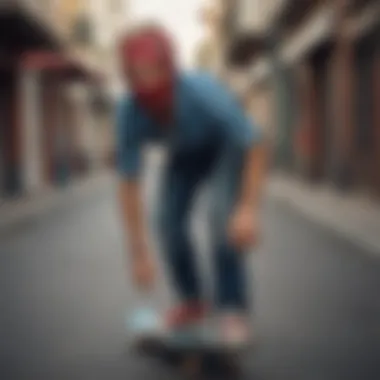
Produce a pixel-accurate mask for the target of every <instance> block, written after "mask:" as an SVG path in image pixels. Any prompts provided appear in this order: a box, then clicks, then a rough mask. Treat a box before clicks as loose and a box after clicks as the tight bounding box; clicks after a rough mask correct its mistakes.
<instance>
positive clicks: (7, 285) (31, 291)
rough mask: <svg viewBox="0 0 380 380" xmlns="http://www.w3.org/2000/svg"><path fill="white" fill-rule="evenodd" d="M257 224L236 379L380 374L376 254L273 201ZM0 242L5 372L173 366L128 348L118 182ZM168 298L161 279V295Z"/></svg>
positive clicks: (22, 374) (115, 374) (0, 370)
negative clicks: (249, 335) (252, 331)
mask: <svg viewBox="0 0 380 380" xmlns="http://www.w3.org/2000/svg"><path fill="white" fill-rule="evenodd" d="M201 219H202V215H199V216H198V220H199V221H200V223H201V222H202V221H201ZM264 232H265V243H264V245H263V246H262V248H261V249H260V250H259V251H260V252H257V253H256V255H255V256H252V272H253V271H254V272H255V279H256V280H255V283H256V287H257V294H256V305H257V320H256V326H257V335H258V337H257V338H258V348H257V350H256V351H255V353H252V354H250V355H249V357H247V359H246V360H245V362H244V373H245V375H244V379H260V380H261V379H265V380H272V379H273V380H275V379H276V380H277V379H279V380H285V379H292V380H298V379H299V380H314V379H316V380H340V379H342V380H351V379H352V380H360V379H366V380H371V379H373V380H375V379H379V378H380V361H379V358H380V297H379V294H380V265H379V262H377V261H376V260H374V259H373V258H371V257H370V256H367V255H366V254H364V253H363V252H359V251H358V250H357V249H356V248H355V247H353V246H351V245H349V244H348V243H346V242H344V241H342V240H340V239H339V238H338V237H336V236H333V235H332V234H330V233H329V232H328V231H325V230H323V229H321V228H320V227H317V226H315V225H313V224H312V223H309V222H308V221H307V220H305V219H303V218H302V217H300V216H298V215H297V214H296V213H295V212H293V211H292V210H291V209H290V208H288V206H286V205H285V204H280V203H276V202H275V201H271V200H269V201H268V202H267V204H266V207H265V211H264ZM0 252H1V256H0V260H1V262H0V310H1V313H0V378H1V379H2V380H16V379H17V380H22V379H25V380H61V379H62V380H66V379H67V380H69V379H70V380H87V379H89V380H119V379H120V380H121V379H136V380H138V379H145V380H150V379H152V380H153V379H165V380H168V379H177V378H178V374H177V373H176V372H173V371H172V370H171V369H170V368H166V367H165V366H163V365H162V364H161V363H156V362H153V361H150V360H147V359H145V358H139V357H135V356H133V355H132V354H131V353H128V352H127V349H126V341H125V328H124V315H125V306H126V305H127V308H128V309H130V310H131V309H132V308H133V305H134V304H135V303H136V302H137V299H138V296H136V295H135V294H134V291H133V288H132V287H131V285H130V284H129V282H128V279H127V281H126V276H125V274H126V273H127V271H126V270H125V269H124V268H125V267H126V266H125V265H124V264H123V258H122V255H123V249H122V239H121V229H120V225H119V222H118V215H117V205H116V202H115V199H114V184H112V183H110V184H109V186H108V187H107V188H106V189H102V191H100V192H95V193H94V194H93V195H91V196H89V197H88V198H86V200H85V201H80V202H79V201H78V202H73V204H71V205H70V206H69V207H66V208H65V209H64V210H61V211H59V212H54V213H52V214H49V215H46V216H41V218H39V219H38V220H36V221H34V222H33V223H30V224H28V225H24V226H22V227H20V229H19V230H17V231H14V232H13V233H12V235H10V236H8V237H6V238H2V240H1V242H0ZM204 259H205V258H204V257H203V259H202V260H204ZM205 261H206V260H205ZM168 303H169V297H168V293H167V291H166V290H165V287H164V286H163V287H162V289H161V290H160V291H159V292H158V294H157V304H159V305H160V306H162V307H165V306H166V305H168Z"/></svg>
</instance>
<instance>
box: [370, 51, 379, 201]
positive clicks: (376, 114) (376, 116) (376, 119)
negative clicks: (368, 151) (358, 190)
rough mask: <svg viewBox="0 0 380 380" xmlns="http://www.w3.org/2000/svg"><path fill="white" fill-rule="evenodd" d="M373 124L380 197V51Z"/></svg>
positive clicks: (376, 73) (375, 186) (375, 81)
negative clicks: (379, 105)
mask: <svg viewBox="0 0 380 380" xmlns="http://www.w3.org/2000/svg"><path fill="white" fill-rule="evenodd" d="M373 79H374V80H373V99H374V102H373V104H374V107H373V112H374V115H373V123H374V140H375V141H374V145H375V146H374V163H373V166H372V170H373V178H374V188H375V191H376V195H378V196H379V197H380V107H378V106H377V105H378V104H379V101H380V50H379V49H378V51H377V52H376V58H375V64H374V66H373Z"/></svg>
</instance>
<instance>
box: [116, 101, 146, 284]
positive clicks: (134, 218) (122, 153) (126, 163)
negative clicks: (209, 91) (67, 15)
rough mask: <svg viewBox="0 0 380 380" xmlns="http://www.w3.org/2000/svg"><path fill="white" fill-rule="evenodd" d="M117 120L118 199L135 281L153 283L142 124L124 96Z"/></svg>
mask: <svg viewBox="0 0 380 380" xmlns="http://www.w3.org/2000/svg"><path fill="white" fill-rule="evenodd" d="M116 123H117V133H116V140H117V168H118V172H119V176H120V184H119V200H120V211H121V216H122V221H123V227H124V231H125V236H126V238H127V239H126V240H127V241H126V243H127V244H128V248H129V249H128V251H129V252H130V255H131V257H130V258H131V259H132V266H133V275H134V279H135V282H136V283H138V284H140V285H147V284H149V283H151V280H152V277H153V276H152V272H153V271H152V265H151V257H150V255H149V249H148V231H147V223H146V221H145V217H144V205H143V197H142V189H141V184H140V170H141V128H142V127H143V126H142V125H141V123H139V122H138V120H137V118H136V113H135V111H134V110H133V107H132V105H131V103H129V102H128V101H125V100H124V101H122V102H121V104H120V106H119V109H118V112H117V120H116Z"/></svg>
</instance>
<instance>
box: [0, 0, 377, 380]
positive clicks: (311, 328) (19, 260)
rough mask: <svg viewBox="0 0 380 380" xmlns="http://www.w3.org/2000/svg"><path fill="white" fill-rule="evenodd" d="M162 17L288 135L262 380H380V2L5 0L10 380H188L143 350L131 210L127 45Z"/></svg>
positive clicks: (267, 214)
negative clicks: (124, 188) (118, 122)
mask: <svg viewBox="0 0 380 380" xmlns="http://www.w3.org/2000/svg"><path fill="white" fill-rule="evenodd" d="M144 18H149V19H152V18H153V19H157V20H158V21H160V22H161V23H162V24H163V25H165V26H166V27H167V28H168V29H169V30H170V31H171V33H172V35H173V38H174V40H175V42H176V44H177V45H178V48H179V59H180V61H181V64H182V65H183V67H185V68H186V69H202V70H207V71H210V72H212V73H214V74H215V75H217V76H218V77H219V78H220V79H221V80H222V81H224V82H225V83H226V84H227V85H228V86H230V88H231V90H232V91H234V92H235V93H236V95H237V96H238V97H239V99H240V101H241V102H242V104H243V106H244V107H245V108H246V110H247V112H248V113H249V114H250V115H251V116H252V118H253V119H254V120H255V121H256V123H257V124H258V125H259V127H260V128H262V129H263V130H264V132H265V134H266V135H267V137H268V140H269V142H270V148H271V156H272V160H271V171H270V176H269V178H268V183H267V188H266V197H265V206H264V210H263V221H264V222H263V223H264V235H265V239H264V241H265V244H264V245H263V247H260V249H259V251H260V253H263V254H262V255H258V257H257V263H255V264H254V265H252V268H253V267H254V268H255V272H256V273H255V276H256V278H257V283H258V284H259V291H258V295H257V296H256V298H257V303H258V316H257V320H258V326H259V331H260V335H263V338H262V346H260V349H259V351H258V353H257V354H255V355H251V357H250V358H249V359H248V360H247V363H246V373H245V374H244V376H245V377H244V378H247V379H254V378H258V379H289V378H292V379H294V380H296V379H305V380H309V379H323V380H328V379H331V380H336V379H345V380H349V379H379V378H380V367H379V364H378V363H379V360H378V359H379V358H380V297H379V294H380V266H379V258H380V205H379V199H380V107H379V106H380V103H379V102H380V2H379V1H378V0H182V1H179V0H145V1H143V0H1V1H0V311H1V313H0V378H1V379H4V380H8V379H17V380H18V379H28V380H31V379H38V380H42V379H49V380H52V379H53V380H55V379H81V380H83V379H87V378H91V379H92V380H94V379H119V378H120V379H121V378H131V379H140V378H143V377H145V378H148V379H159V378H165V379H168V378H171V377H170V376H173V377H172V378H173V379H175V378H178V377H176V376H177V375H173V374H170V373H169V372H167V371H166V370H164V369H163V368H161V367H160V368H158V367H157V368H156V367H154V368H156V369H155V370H152V368H153V367H152V366H147V365H146V363H145V362H144V361H142V362H139V361H138V360H137V359H136V358H133V359H132V357H131V356H130V355H126V354H124V351H123V345H124V338H123V337H124V333H123V323H124V322H123V320H122V319H123V315H124V310H125V305H127V309H128V308H129V309H132V308H133V307H134V305H135V304H136V302H137V303H138V300H139V296H138V295H136V294H135V292H134V291H133V287H132V286H130V284H129V286H127V291H126V289H125V288H126V287H125V277H127V282H128V281H129V278H128V276H129V275H128V274H127V275H125V274H126V273H127V271H126V270H125V264H124V263H123V255H124V247H123V241H124V237H123V231H121V225H120V222H119V218H118V205H117V204H116V202H115V191H116V189H115V181H116V180H115V176H114V173H113V169H114V161H115V160H114V157H115V142H114V108H115V103H116V102H117V100H118V98H119V96H120V94H121V93H122V92H123V90H124V86H123V83H122V81H121V80H120V77H119V73H118V65H117V56H116V50H115V47H116V43H117V39H118V36H119V35H120V33H122V32H123V30H124V29H125V28H127V27H128V26H129V25H130V24H131V23H134V22H135V21H136V20H140V19H144ZM161 153H162V152H161V151H160V150H159V149H158V150H156V151H152V154H151V155H150V158H149V159H148V165H147V169H146V181H147V182H146V186H145V190H146V196H147V197H148V198H149V202H154V199H155V195H156V187H155V186H156V185H155V183H156V181H155V180H156V179H157V178H158V177H159V174H157V173H158V172H159V170H157V169H159V168H160V167H161V166H160V164H159V162H160V160H161V159H162V157H161V156H162V154H161ZM199 208H200V212H199V216H197V217H196V219H195V223H194V224H195V232H196V233H197V231H198V233H199V234H200V236H201V238H200V240H201V241H203V240H205V238H204V236H203V235H202V233H203V230H204V227H205V226H206V224H205V218H204V216H202V212H201V211H202V210H201V209H202V205H201V206H200V207H199ZM202 236H203V237H202ZM202 239H203V240H202ZM202 244H203V243H202V242H201V245H202ZM201 256H202V258H201V262H202V263H204V267H207V263H206V261H207V260H204V257H205V256H207V255H201ZM164 282H165V281H164V279H163V288H165V289H166V290H165V291H163V292H162V294H160V295H157V297H156V301H157V304H158V305H159V306H162V307H163V306H164V305H166V304H168V303H170V297H168V289H167V285H165V284H164ZM144 363H145V364H144Z"/></svg>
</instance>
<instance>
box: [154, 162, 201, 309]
mask: <svg viewBox="0 0 380 380" xmlns="http://www.w3.org/2000/svg"><path fill="white" fill-rule="evenodd" d="M191 174H192V173H191V172H189V173H187V172H185V171H183V170H182V171H181V170H180V168H179V167H178V166H177V165H175V164H172V163H171V164H170V165H169V167H168V168H167V171H166V173H165V177H164V181H163V189H162V196H161V198H160V200H159V202H160V204H159V205H158V208H159V217H158V231H159V239H160V241H161V243H162V249H163V253H164V255H165V258H166V262H167V264H168V267H169V268H168V269H169V272H170V275H171V276H172V281H173V285H174V286H175V290H176V292H177V294H178V296H179V298H180V299H181V301H193V300H199V299H200V298H201V293H200V283H199V278H198V271H197V268H196V263H195V256H194V252H193V248H192V244H191V240H190V237H189V228H188V223H189V214H190V209H191V205H192V200H193V198H194V191H195V183H194V178H193V176H192V175H191Z"/></svg>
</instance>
